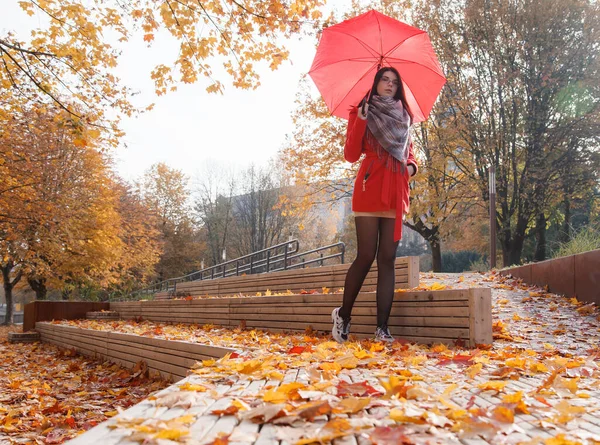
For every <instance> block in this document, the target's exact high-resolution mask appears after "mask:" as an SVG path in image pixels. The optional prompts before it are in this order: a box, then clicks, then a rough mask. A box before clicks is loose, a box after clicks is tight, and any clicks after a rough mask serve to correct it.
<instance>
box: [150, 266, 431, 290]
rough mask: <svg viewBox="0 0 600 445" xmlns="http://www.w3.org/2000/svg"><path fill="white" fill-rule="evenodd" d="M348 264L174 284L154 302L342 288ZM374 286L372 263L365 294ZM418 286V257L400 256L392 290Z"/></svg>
mask: <svg viewBox="0 0 600 445" xmlns="http://www.w3.org/2000/svg"><path fill="white" fill-rule="evenodd" d="M349 267H350V264H337V265H334V266H321V267H311V268H306V269H290V270H282V271H278V272H269V273H261V274H252V275H242V276H232V277H225V278H215V279H211V280H202V281H189V282H183V283H177V285H176V289H175V291H174V292H159V293H157V294H155V297H154V298H155V300H165V299H169V298H173V297H174V296H185V295H189V296H192V297H195V296H212V297H221V296H229V295H239V294H242V295H256V294H257V293H261V294H264V293H265V292H267V291H271V292H287V291H291V292H292V293H300V292H302V291H308V290H315V289H316V290H318V291H322V289H323V288H327V289H331V290H335V289H339V288H340V287H343V286H344V280H345V278H346V273H347V272H348V268H349ZM376 283H377V263H376V262H374V263H373V266H372V268H371V270H370V271H369V274H368V275H367V277H366V279H365V282H364V284H363V287H362V290H363V291H365V292H368V291H374V290H375V287H376ZM418 285H419V258H418V257H401V258H397V259H396V288H397V289H398V288H401V289H412V288H414V287H417V286H418Z"/></svg>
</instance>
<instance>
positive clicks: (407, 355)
mask: <svg viewBox="0 0 600 445" xmlns="http://www.w3.org/2000/svg"><path fill="white" fill-rule="evenodd" d="M434 285H435V286H437V287H440V286H448V287H455V288H458V287H476V286H478V287H481V286H484V287H491V288H492V299H493V321H494V337H495V340H494V344H493V345H492V346H490V347H483V346H482V347H481V348H479V349H475V350H464V349H461V348H460V347H456V348H452V349H448V348H446V347H444V346H441V345H433V346H431V347H426V346H418V345H411V344H405V343H403V342H401V341H400V342H396V343H394V344H392V345H390V346H387V345H381V344H379V343H373V342H371V341H369V340H366V341H361V342H349V343H347V344H343V345H339V344H337V343H334V342H331V341H329V339H328V338H325V337H315V336H313V335H311V333H305V334H296V335H282V334H269V333H265V332H261V331H255V330H252V331H249V330H235V331H228V330H223V329H218V328H206V329H204V330H203V331H202V332H198V335H197V340H198V341H205V340H203V339H206V338H207V337H208V338H210V339H211V342H212V343H213V344H215V345H223V346H229V347H234V348H236V349H238V350H239V354H235V355H233V356H230V357H226V358H224V359H221V360H219V361H217V362H215V361H207V362H203V363H199V364H198V365H197V367H196V369H194V370H193V371H192V374H191V376H190V377H188V378H187V379H185V380H184V381H181V382H178V383H177V384H175V385H173V386H171V387H170V388H168V389H167V390H165V391H164V392H163V393H159V394H158V395H157V396H156V397H155V398H153V399H151V400H146V401H145V402H144V403H142V404H140V405H137V406H136V407H134V408H131V409H130V410H129V411H125V412H124V413H122V414H120V415H119V416H116V417H115V418H113V419H111V421H110V422H109V424H107V425H105V426H102V427H97V428H96V429H94V430H91V431H90V432H88V433H86V434H85V435H83V436H81V437H80V438H79V439H76V440H75V441H73V442H72V443H73V445H75V444H90V443H98V444H100V443H101V444H106V445H108V444H111V443H121V444H123V443H157V444H173V443H188V444H208V443H211V444H227V443H229V444H231V443H236V444H257V445H260V444H274V443H275V444H277V443H279V444H281V445H284V444H288V443H289V444H292V443H298V444H308V443H313V442H315V443H318V442H322V443H328V442H331V441H333V443H334V444H363V443H364V444H367V443H378V444H397V443H403V444H459V443H462V444H465V445H471V444H472V445H476V444H486V443H489V444H547V445H560V444H587V443H590V444H593V443H600V412H599V410H600V403H599V402H600V379H599V377H600V369H599V368H598V358H599V357H600V355H599V352H600V349H599V348H598V343H599V332H600V322H599V321H598V312H597V311H596V308H595V307H592V306H586V305H583V304H581V303H579V302H577V301H576V300H573V299H568V298H563V297H559V296H556V295H553V294H548V293H547V292H545V291H544V290H543V289H539V288H533V287H528V286H523V285H521V284H520V283H518V282H516V281H514V280H510V279H504V278H501V277H495V276H490V275H482V274H464V275H460V274H436V275H433V274H422V276H421V286H422V287H429V288H431V287H432V286H434ZM141 329H144V331H145V332H144V334H145V335H148V332H152V331H156V332H161V333H162V334H163V335H165V334H167V335H170V336H171V337H172V338H176V332H175V330H176V329H178V328H177V327H176V326H175V327H173V326H169V327H166V326H163V327H161V329H160V330H156V329H154V328H153V327H152V325H151V324H150V325H144V326H143V327H142V328H141ZM188 339H189V338H188ZM108 426H110V428H108Z"/></svg>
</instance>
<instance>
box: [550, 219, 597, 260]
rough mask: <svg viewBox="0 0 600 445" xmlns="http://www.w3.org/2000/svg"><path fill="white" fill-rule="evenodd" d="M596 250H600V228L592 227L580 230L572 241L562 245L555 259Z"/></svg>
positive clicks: (555, 254)
mask: <svg viewBox="0 0 600 445" xmlns="http://www.w3.org/2000/svg"><path fill="white" fill-rule="evenodd" d="M596 249H600V227H598V226H591V225H590V226H586V227H583V228H582V229H581V230H579V231H578V232H577V233H576V234H575V236H574V237H573V238H572V239H571V240H570V241H568V242H566V243H563V244H561V245H560V247H559V248H558V250H557V251H556V252H555V253H554V258H558V257H561V256H569V255H575V254H578V253H584V252H589V251H590V250H596Z"/></svg>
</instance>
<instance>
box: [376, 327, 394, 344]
mask: <svg viewBox="0 0 600 445" xmlns="http://www.w3.org/2000/svg"><path fill="white" fill-rule="evenodd" d="M375 341H383V342H387V343H391V342H393V341H394V337H392V334H390V330H389V329H388V327H387V326H384V327H379V326H378V327H377V330H376V331H375Z"/></svg>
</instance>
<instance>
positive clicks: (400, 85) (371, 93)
mask: <svg viewBox="0 0 600 445" xmlns="http://www.w3.org/2000/svg"><path fill="white" fill-rule="evenodd" d="M388 71H391V72H392V73H394V74H395V75H396V76H397V77H398V89H397V90H396V94H394V100H396V101H398V100H401V101H402V105H404V108H405V109H406V111H408V114H410V118H411V120H412V119H413V115H412V113H411V111H410V108H408V105H407V103H406V94H404V84H403V83H402V78H401V77H400V73H399V72H398V70H397V69H396V68H393V67H391V66H385V67H383V68H380V69H379V71H377V74H375V79H374V80H373V86H372V87H371V91H369V93H367V95H366V96H365V98H364V99H363V100H362V101H361V102H360V104H359V106H362V104H363V103H364V102H365V100H368V99H370V97H371V96H375V95H378V94H377V85H378V84H379V81H380V80H381V78H382V77H383V75H384V74H385V73H387V72H388Z"/></svg>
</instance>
